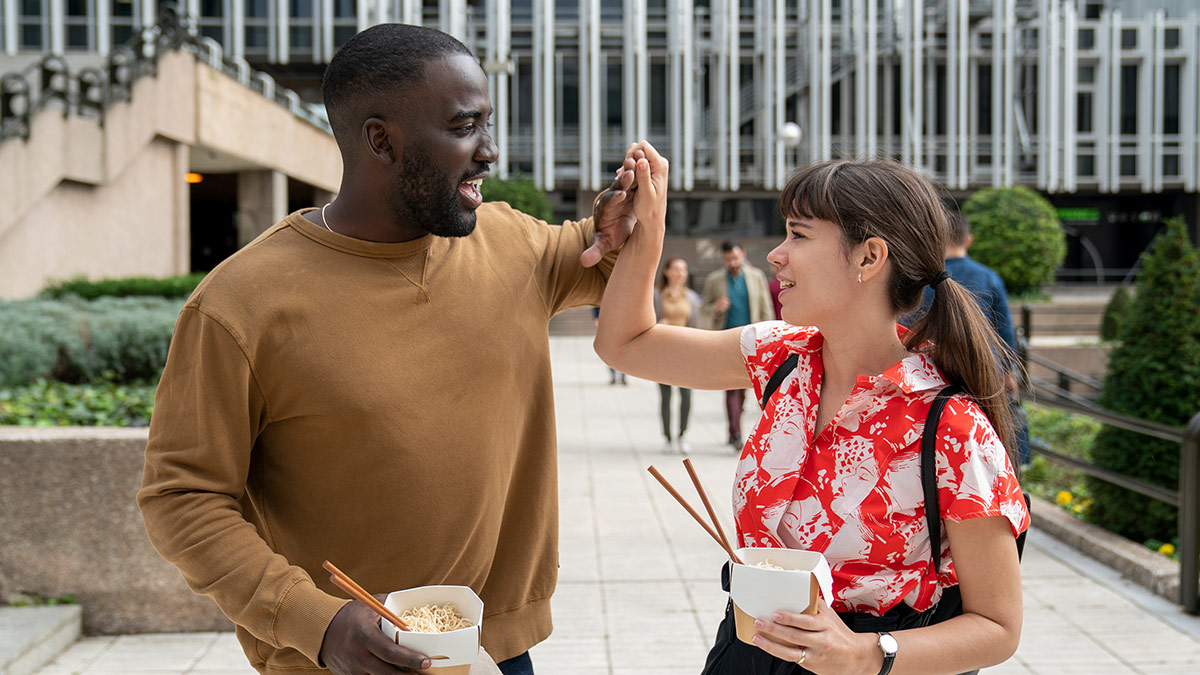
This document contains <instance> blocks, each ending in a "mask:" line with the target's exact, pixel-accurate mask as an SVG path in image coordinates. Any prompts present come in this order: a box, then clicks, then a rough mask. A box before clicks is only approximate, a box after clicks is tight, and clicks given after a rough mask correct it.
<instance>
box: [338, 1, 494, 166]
mask: <svg viewBox="0 0 1200 675" xmlns="http://www.w3.org/2000/svg"><path fill="white" fill-rule="evenodd" d="M456 54H466V55H467V56H472V57H473V56H474V55H473V54H471V50H470V49H467V46H466V45H464V44H463V43H461V42H459V41H458V40H456V39H454V38H453V37H451V36H449V35H447V34H445V33H443V32H441V31H439V30H434V29H432V28H424V27H422V26H410V25H407V24H402V23H383V24H379V25H377V26H372V27H370V28H368V29H366V30H364V31H362V32H361V33H358V34H357V35H355V36H353V37H351V38H350V39H349V40H347V41H346V44H344V45H342V47H341V48H340V49H338V51H337V53H336V54H334V55H333V58H332V59H331V60H330V61H329V65H328V66H326V67H325V76H324V78H323V79H322V81H321V98H322V99H324V102H325V111H326V114H327V115H328V116H329V125H330V127H332V128H333V135H334V138H336V139H337V140H338V143H339V145H340V144H342V143H343V142H344V141H349V140H350V139H351V138H353V137H354V136H355V135H357V134H358V130H359V128H360V127H361V126H362V123H363V121H364V120H366V119H367V118H369V117H378V116H382V115H383V114H384V112H386V111H385V110H382V109H380V108H379V103H378V102H379V101H380V100H384V99H385V98H386V99H387V100H391V101H398V102H401V103H402V102H403V101H404V95H405V93H406V91H407V90H408V89H409V88H410V87H411V86H412V85H413V84H414V83H415V82H417V81H419V80H420V78H421V76H422V74H423V73H424V70H425V64H426V63H427V62H429V61H433V60H436V59H440V58H444V57H447V56H453V55H456Z"/></svg>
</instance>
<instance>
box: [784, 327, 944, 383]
mask: <svg viewBox="0 0 1200 675" xmlns="http://www.w3.org/2000/svg"><path fill="white" fill-rule="evenodd" d="M896 334H897V335H899V336H900V337H901V338H903V337H904V336H905V335H907V334H908V329H907V328H905V327H904V326H901V325H897V326H896ZM824 343H825V338H824V337H823V336H822V335H821V332H820V331H819V330H817V329H816V328H815V327H809V328H807V329H804V330H802V331H800V332H799V333H798V334H796V335H795V336H794V337H792V338H791V339H788V340H785V341H784V346H785V347H786V349H787V350H788V351H793V352H798V353H801V354H816V353H818V352H820V351H821V345H823V344H824ZM931 346H932V343H926V344H924V345H922V347H925V348H927V347H931ZM878 378H882V379H885V380H888V381H889V382H891V383H892V384H894V385H896V386H897V387H899V388H900V390H901V391H903V392H904V393H905V394H912V393H915V392H920V391H927V390H929V389H941V388H942V387H945V386H946V385H947V384H949V382H948V381H947V380H946V376H945V375H943V374H942V371H941V370H939V369H938V367H937V365H936V364H935V363H934V362H933V357H932V356H930V355H929V353H927V352H918V353H916V354H910V355H909V356H907V357H905V358H904V359H902V360H901V361H900V362H899V363H897V364H896V365H894V366H892V367H891V368H888V369H887V370H885V371H884V372H882V373H880V374H879V375H878ZM873 379H874V378H873Z"/></svg>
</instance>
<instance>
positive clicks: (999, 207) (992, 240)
mask: <svg viewBox="0 0 1200 675" xmlns="http://www.w3.org/2000/svg"><path fill="white" fill-rule="evenodd" d="M962 213H963V216H965V217H966V219H967V221H968V222H970V223H971V232H972V234H973V235H974V236H975V243H974V245H972V246H971V257H973V258H975V259H976V260H978V261H979V262H981V263H983V264H984V265H987V266H988V267H991V268H992V269H994V270H996V272H997V273H999V274H1000V278H1002V279H1004V285H1005V286H1006V287H1007V288H1008V292H1009V293H1010V294H1012V295H1018V296H1019V295H1025V294H1029V293H1034V292H1037V290H1038V289H1039V288H1040V287H1041V286H1042V284H1047V283H1050V282H1051V281H1054V270H1055V269H1057V268H1058V266H1059V265H1060V264H1061V263H1062V261H1063V258H1064V257H1066V255H1067V242H1066V235H1065V234H1063V229H1062V222H1061V221H1059V219H1058V212H1057V211H1055V210H1054V207H1053V206H1051V205H1050V202H1048V201H1046V198H1045V197H1043V196H1041V195H1039V194H1038V193H1036V192H1034V191H1033V190H1030V189H1029V188H1027V187H1025V186H1023V185H1018V186H1014V187H1003V188H988V189H986V190H980V191H979V192H976V193H975V194H973V195H971V198H970V199H968V200H967V201H966V203H965V204H963V208H962Z"/></svg>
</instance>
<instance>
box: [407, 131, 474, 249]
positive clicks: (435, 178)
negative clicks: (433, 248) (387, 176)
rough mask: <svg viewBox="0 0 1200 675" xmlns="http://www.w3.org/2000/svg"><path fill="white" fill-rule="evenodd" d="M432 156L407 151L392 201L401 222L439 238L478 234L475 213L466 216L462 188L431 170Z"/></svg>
mask: <svg viewBox="0 0 1200 675" xmlns="http://www.w3.org/2000/svg"><path fill="white" fill-rule="evenodd" d="M431 166H432V162H431V161H430V158H429V155H428V154H427V153H425V152H424V151H423V150H421V149H417V148H414V149H411V150H410V149H408V148H406V149H405V151H404V154H403V155H401V157H400V170H399V172H397V174H396V177H395V179H394V180H393V181H392V189H391V190H390V191H389V194H388V201H389V202H390V206H391V208H392V210H393V211H394V212H395V213H396V215H397V216H398V217H399V218H400V220H401V221H407V222H409V223H412V224H413V225H415V226H417V227H419V228H422V229H424V230H425V231H427V232H429V233H430V234H433V235H436V236H438V237H465V236H467V235H468V234H471V233H472V232H474V231H475V212H474V211H468V212H465V213H464V212H463V210H462V206H461V204H460V202H459V194H458V184H457V183H454V184H452V183H451V180H452V179H451V178H450V175H449V174H447V173H445V172H441V173H439V172H437V171H435V170H433V169H431Z"/></svg>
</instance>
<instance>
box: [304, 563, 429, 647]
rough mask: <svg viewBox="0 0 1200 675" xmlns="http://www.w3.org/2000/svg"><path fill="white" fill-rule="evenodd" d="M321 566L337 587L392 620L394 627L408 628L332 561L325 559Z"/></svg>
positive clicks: (405, 629)
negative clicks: (327, 571)
mask: <svg viewBox="0 0 1200 675" xmlns="http://www.w3.org/2000/svg"><path fill="white" fill-rule="evenodd" d="M321 567H324V568H325V569H326V570H329V580H330V581H332V582H333V583H334V585H335V586H337V587H338V588H340V589H342V590H343V591H346V592H347V593H349V594H350V597H352V598H354V599H355V600H358V601H359V602H361V603H363V604H364V605H366V606H367V607H370V608H371V609H373V610H375V613H376V614H378V615H379V616H382V617H383V618H385V619H387V620H388V621H390V622H392V625H393V626H395V627H396V628H399V629H400V630H404V631H407V630H409V627H408V624H406V623H404V622H403V621H401V620H400V617H398V616H396V615H395V614H394V613H393V612H392V610H390V609H388V608H387V607H384V606H383V603H381V602H379V601H378V600H376V599H375V597H374V596H372V595H371V594H370V593H368V592H367V591H366V590H365V589H364V588H363V587H362V586H359V585H358V584H357V583H355V581H354V580H353V579H351V578H350V577H349V576H347V575H346V573H345V572H343V571H341V570H339V569H338V568H337V567H335V566H334V564H333V563H331V562H329V561H328V560H326V561H325V562H324V563H322V564H321Z"/></svg>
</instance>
